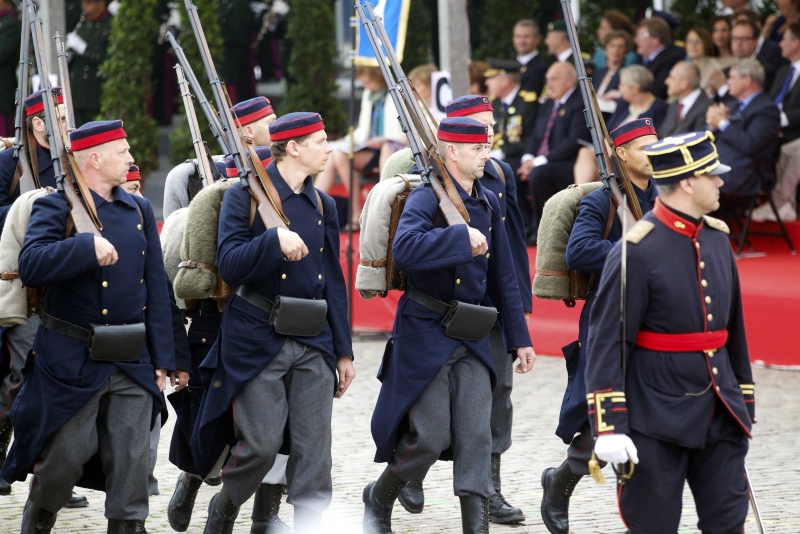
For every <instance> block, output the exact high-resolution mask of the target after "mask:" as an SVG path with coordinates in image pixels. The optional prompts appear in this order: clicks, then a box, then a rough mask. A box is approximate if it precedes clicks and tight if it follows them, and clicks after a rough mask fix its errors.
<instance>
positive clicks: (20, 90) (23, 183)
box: [9, 6, 39, 195]
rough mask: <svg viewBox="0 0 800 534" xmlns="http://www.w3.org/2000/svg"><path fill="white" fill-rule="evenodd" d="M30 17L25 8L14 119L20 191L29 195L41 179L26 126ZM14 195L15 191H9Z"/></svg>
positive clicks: (29, 65)
mask: <svg viewBox="0 0 800 534" xmlns="http://www.w3.org/2000/svg"><path fill="white" fill-rule="evenodd" d="M28 20H29V16H28V9H27V6H25V7H24V8H23V9H22V35H21V36H20V41H21V42H20V48H19V67H18V71H17V79H18V80H19V85H18V86H17V91H16V105H17V108H16V111H15V117H14V159H16V160H17V165H18V166H19V172H20V178H19V191H20V193H27V192H28V191H33V190H34V189H37V188H38V187H39V177H38V176H35V175H34V173H33V168H32V167H31V162H30V160H29V159H28V149H29V147H28V146H27V145H28V136H27V126H26V125H25V99H26V98H28V96H29V93H30V83H31V63H30V59H29V57H28V51H29V49H30V41H31V32H30V28H29V24H28ZM9 194H10V195H13V194H14V192H13V191H9Z"/></svg>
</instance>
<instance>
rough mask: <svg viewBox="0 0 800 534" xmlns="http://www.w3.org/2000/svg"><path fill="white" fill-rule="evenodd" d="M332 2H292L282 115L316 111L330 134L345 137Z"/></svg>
mask: <svg viewBox="0 0 800 534" xmlns="http://www.w3.org/2000/svg"><path fill="white" fill-rule="evenodd" d="M332 5H333V4H332V3H331V2H330V1H329V0H292V11H291V13H290V15H289V29H288V34H287V37H288V39H289V40H291V43H292V45H291V46H292V52H291V56H290V58H289V65H288V74H289V76H288V78H287V84H286V98H285V99H284V100H283V102H281V105H280V109H279V110H278V113H279V115H286V114H287V113H291V112H294V111H315V112H318V113H319V114H320V115H322V118H323V120H324V121H325V130H326V131H327V132H328V134H334V135H336V134H342V133H344V131H345V129H346V128H347V119H346V117H345V113H344V110H343V109H342V103H341V102H340V101H339V99H338V98H337V97H336V92H337V86H336V73H337V57H336V39H335V34H334V29H335V25H334V21H333V8H332Z"/></svg>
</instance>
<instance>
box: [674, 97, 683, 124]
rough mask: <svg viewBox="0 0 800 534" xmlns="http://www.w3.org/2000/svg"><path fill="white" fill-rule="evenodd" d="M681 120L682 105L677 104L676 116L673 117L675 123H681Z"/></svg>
mask: <svg viewBox="0 0 800 534" xmlns="http://www.w3.org/2000/svg"><path fill="white" fill-rule="evenodd" d="M682 118H683V104H682V103H680V102H678V115H677V116H676V117H675V122H681V119H682Z"/></svg>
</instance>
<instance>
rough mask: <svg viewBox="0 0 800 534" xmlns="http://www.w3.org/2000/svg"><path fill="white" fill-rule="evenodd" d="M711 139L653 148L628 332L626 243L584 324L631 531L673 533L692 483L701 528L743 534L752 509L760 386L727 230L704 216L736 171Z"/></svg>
mask: <svg viewBox="0 0 800 534" xmlns="http://www.w3.org/2000/svg"><path fill="white" fill-rule="evenodd" d="M713 139H714V137H713V135H712V134H711V133H709V132H694V133H690V134H686V135H682V136H679V137H668V138H666V139H664V140H662V141H659V142H657V143H654V144H651V145H648V146H647V147H645V149H644V152H645V154H647V155H648V157H649V158H650V163H651V165H652V168H653V179H654V180H655V183H656V185H657V187H658V192H659V198H658V199H657V200H656V203H655V207H654V208H653V211H651V212H650V213H648V214H647V215H645V216H644V218H643V219H642V220H641V221H639V222H638V223H637V224H636V225H635V226H634V227H633V228H631V230H630V231H629V232H628V233H627V235H626V236H625V240H626V241H627V270H628V271H629V274H628V276H627V299H626V302H625V310H624V311H625V314H624V317H625V320H626V321H627V330H626V331H627V336H626V339H624V340H623V339H620V335H621V331H620V327H619V321H620V309H619V303H620V283H621V275H622V276H624V274H625V273H624V272H622V273H621V262H622V254H621V253H622V247H621V243H617V244H616V245H614V247H613V248H612V249H611V252H610V253H609V256H608V260H607V261H606V265H605V268H604V269H603V276H602V278H601V280H600V287H599V289H598V291H597V298H596V300H595V304H594V308H593V310H592V316H591V318H590V323H589V337H590V339H592V340H593V342H592V343H591V344H590V345H589V353H588V357H587V365H586V386H587V388H586V389H587V391H588V394H587V401H588V404H589V412H588V413H589V421H590V423H591V426H592V432H593V434H594V435H595V436H596V437H597V441H596V442H595V445H594V451H595V454H596V455H597V458H599V459H600V460H602V461H606V462H610V463H613V464H626V463H627V462H629V461H630V462H632V463H634V464H636V469H635V471H633V473H632V476H630V477H629V480H627V482H625V483H624V485H621V486H620V487H619V490H618V499H619V509H620V515H621V516H622V520H623V521H624V523H625V525H626V526H627V528H628V529H629V530H630V531H631V532H634V533H638V532H648V533H653V534H661V533H667V532H669V533H674V532H675V531H676V530H677V529H678V525H679V523H680V517H681V508H682V494H683V488H684V484H685V483H686V481H687V480H688V482H689V487H690V488H691V490H692V494H693V495H694V500H695V506H696V508H697V515H698V518H699V520H698V523H697V526H698V528H699V529H700V530H702V531H703V532H742V531H743V530H744V522H745V518H746V516H747V509H748V481H747V475H746V473H745V466H744V459H745V455H746V454H747V449H748V438H749V437H751V434H750V429H751V426H752V423H753V420H754V414H755V399H754V385H753V375H752V370H751V368H750V358H749V355H748V351H747V341H746V339H745V331H744V318H743V315H742V302H741V293H740V289H739V279H738V274H737V270H736V261H735V258H734V256H733V252H732V251H731V246H730V242H729V240H728V236H727V232H728V228H727V226H726V225H725V223H723V222H722V221H719V220H717V219H714V218H711V217H708V216H707V215H706V214H707V213H710V212H713V211H714V210H716V209H718V208H719V189H720V187H721V186H722V180H721V179H720V177H719V176H718V175H720V174H724V173H725V172H729V171H730V170H731V169H730V167H728V166H726V165H722V164H721V163H720V162H719V159H718V157H717V151H716V148H715V146H714V143H713ZM665 260H666V261H665ZM630 273H636V274H635V276H632V275H631V274H630ZM623 343H625V349H626V354H627V361H625V362H620V356H621V355H622V344H623ZM623 369H624V370H626V374H625V376H623V374H622V371H623ZM628 401H630V402H628ZM631 468H632V466H631ZM623 469H626V470H627V468H625V467H624V466H623ZM622 480H624V478H623V479H622Z"/></svg>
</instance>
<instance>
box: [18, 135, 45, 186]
mask: <svg viewBox="0 0 800 534" xmlns="http://www.w3.org/2000/svg"><path fill="white" fill-rule="evenodd" d="M25 129H26V130H27V131H28V134H27V135H28V149H29V150H28V159H29V160H30V162H31V170H32V171H33V181H34V183H35V184H36V187H37V188H38V187H42V183H41V182H40V181H39V149H38V146H39V143H38V142H37V141H36V137H34V135H33V131H31V130H30V129H28V128H27V127H26V128H25ZM11 192H12V193H13V192H14V189H13V188H12V189H11Z"/></svg>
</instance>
